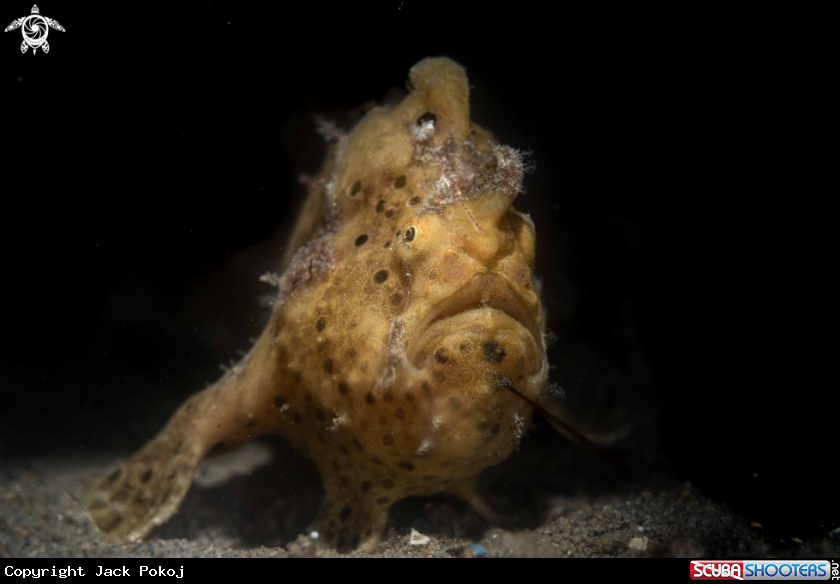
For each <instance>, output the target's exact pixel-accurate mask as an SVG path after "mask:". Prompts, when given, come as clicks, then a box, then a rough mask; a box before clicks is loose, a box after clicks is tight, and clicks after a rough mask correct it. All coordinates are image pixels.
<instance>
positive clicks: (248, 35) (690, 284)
mask: <svg viewBox="0 0 840 584" xmlns="http://www.w3.org/2000/svg"><path fill="white" fill-rule="evenodd" d="M39 7H40V9H41V13H42V14H43V15H46V16H49V17H51V18H55V19H57V20H58V21H59V22H61V24H62V25H64V26H65V27H66V29H67V32H65V33H60V32H57V31H51V32H50V34H49V40H50V45H51V47H52V48H51V51H50V53H49V54H46V55H45V54H43V53H42V52H41V51H39V52H38V53H37V54H36V55H34V56H33V55H32V53H31V50H30V51H28V52H27V53H26V54H24V55H21V54H20V51H19V50H18V46H19V44H20V41H21V36H20V32H19V31H13V32H10V33H5V34H3V35H0V41H2V43H0V95H1V96H2V116H3V120H4V121H3V128H2V140H3V158H2V183H0V193H2V195H0V243H1V244H2V249H3V262H2V268H1V269H0V282H2V287H0V290H2V335H1V336H0V338H1V339H2V351H0V460H6V461H13V462H20V461H26V460H33V459H36V458H50V457H56V456H70V457H76V458H84V457H86V456H89V455H91V454H93V453H115V454H123V455H124V454H127V453H129V452H131V451H133V450H134V449H136V448H137V447H139V446H141V445H142V444H143V442H144V441H145V440H147V439H148V438H150V437H151V436H152V435H153V434H154V432H155V431H156V430H157V429H158V428H159V427H160V426H161V424H162V423H163V422H164V421H165V419H166V418H167V416H168V415H170V414H171V413H172V412H173V411H174V409H175V408H176V407H177V406H178V404H179V403H180V402H182V401H183V399H184V398H185V397H186V396H187V395H189V394H191V393H192V392H194V391H196V390H198V389H200V388H202V387H204V386H205V385H206V384H207V383H209V382H211V381H213V380H214V379H215V378H216V377H218V375H219V374H220V371H219V364H220V363H224V362H227V361H228V360H229V359H232V358H235V357H236V351H238V350H245V349H247V348H248V347H249V342H248V338H249V337H255V336H256V335H257V334H258V333H259V331H260V330H261V327H262V324H263V322H264V320H263V319H264V318H265V314H266V313H265V312H264V310H263V309H261V308H260V306H259V304H258V302H257V300H258V299H259V297H261V296H264V295H267V294H270V293H271V292H272V289H271V288H269V287H267V286H265V285H264V284H261V283H259V282H258V276H259V275H260V274H262V273H264V272H266V271H272V270H277V267H276V264H277V261H278V258H279V256H280V254H281V253H282V251H281V248H282V246H283V245H284V241H283V235H284V233H285V232H287V230H288V229H289V227H290V222H291V221H292V220H293V218H294V210H295V206H294V205H295V201H296V197H299V196H300V194H301V188H300V187H299V186H298V185H297V183H296V176H297V174H299V173H301V172H310V173H312V172H315V171H316V170H317V168H318V165H319V163H320V159H319V156H320V154H321V151H322V145H321V144H320V138H318V137H317V136H316V135H315V134H314V131H313V128H312V121H311V115H312V114H313V113H323V114H326V115H328V116H330V115H332V116H334V117H335V118H336V119H338V120H341V119H342V114H341V111H343V110H346V109H350V108H355V107H358V106H359V105H361V104H363V103H364V102H366V101H369V100H379V99H382V98H383V97H384V96H385V95H386V94H387V93H388V91H389V90H390V89H391V88H393V87H404V83H405V79H406V76H407V72H408V69H409V68H410V67H411V65H413V64H414V63H415V62H416V61H418V60H419V59H421V58H423V57H426V56H434V55H446V56H449V57H451V58H453V59H455V60H457V61H458V62H460V63H461V64H462V65H464V66H465V67H466V69H467V72H468V75H469V78H470V83H471V85H472V87H473V93H472V104H473V117H474V119H475V120H476V121H477V122H478V123H479V124H482V125H484V126H485V127H488V128H490V129H491V130H492V131H493V132H494V133H495V135H496V137H497V138H498V139H499V140H500V141H501V142H503V143H506V144H510V145H512V146H514V147H516V148H521V149H525V150H529V151H531V152H532V160H533V161H534V162H535V163H536V171H535V172H534V173H532V174H530V175H528V176H527V177H526V181H525V188H526V193H525V195H524V196H522V197H520V199H519V200H518V201H517V207H519V208H520V209H523V210H526V211H528V212H530V213H531V214H532V217H533V219H534V221H535V223H536V227H537V233H538V266H537V270H536V272H537V274H539V275H541V276H542V277H543V278H544V287H545V301H546V306H547V310H548V314H549V318H550V323H549V325H550V327H551V328H552V330H554V332H555V333H556V335H557V337H558V342H557V343H556V345H555V346H554V348H553V349H552V360H553V362H555V363H557V364H558V366H557V369H556V370H554V371H552V376H551V378H552V379H551V380H552V381H553V382H555V383H559V384H561V385H563V386H564V387H565V388H566V390H567V392H568V393H569V394H570V400H571V401H572V402H573V403H576V402H580V403H581V404H582V405H584V406H587V407H590V409H592V408H598V407H602V408H606V409H609V408H615V409H617V410H618V411H620V412H623V413H624V414H625V417H626V416H627V415H628V412H629V414H630V415H631V417H632V415H634V414H638V415H640V416H641V418H640V420H642V421H639V420H637V426H642V428H641V431H640V432H639V433H640V434H641V435H642V436H643V437H644V438H643V439H641V440H637V441H636V443H637V445H638V446H639V447H640V448H643V449H645V448H647V449H650V450H651V451H652V452H654V453H656V455H652V456H650V457H648V458H645V457H644V456H642V455H639V456H638V458H639V459H640V460H641V461H642V466H643V468H644V469H645V472H648V471H650V470H651V469H653V470H655V471H656V472H665V473H666V474H669V475H670V476H674V477H677V478H679V479H685V480H690V481H691V482H692V484H694V485H695V486H696V487H698V488H699V489H700V490H701V491H702V492H703V493H704V494H706V495H708V496H710V497H712V498H714V499H716V500H721V501H724V502H727V503H728V504H730V506H731V507H732V508H733V509H734V510H735V511H736V512H738V513H740V514H742V515H744V516H746V517H747V518H749V519H751V520H758V521H761V522H762V523H763V524H764V525H765V527H766V528H768V529H769V530H771V532H773V533H776V534H779V535H780V536H783V537H788V536H797V537H800V538H805V537H814V536H819V535H820V534H822V533H825V532H826V531H828V530H829V529H831V528H833V527H836V526H837V525H836V523H833V522H834V521H836V520H837V516H836V514H835V511H836V509H835V507H834V502H833V498H831V497H829V496H828V495H829V493H830V488H829V487H828V486H827V484H828V483H827V475H826V474H825V473H826V472H827V471H828V469H829V468H830V466H831V465H832V464H833V462H832V457H836V437H835V438H834V439H833V440H830V439H826V438H823V436H824V434H823V433H822V432H820V430H821V424H823V421H824V417H821V416H824V415H825V414H826V412H827V411H828V410H829V408H828V406H827V405H826V404H827V402H826V401H825V400H827V399H828V398H829V396H830V395H831V394H832V393H833V392H834V391H836V389H830V387H831V383H830V382H828V381H825V382H823V383H819V384H813V383H812V382H811V381H805V377H806V376H807V374H808V370H809V366H808V365H807V363H808V359H819V357H817V356H816V355H815V354H811V353H809V354H807V355H803V353H802V352H801V343H802V337H800V336H798V335H797V334H792V333H790V332H789V325H790V324H794V325H795V324H796V323H795V322H794V321H797V320H798V319H799V318H807V317H805V316H804V314H805V313H806V312H807V306H803V305H802V303H803V301H802V300H801V299H799V298H797V299H796V300H794V299H793V297H788V296H787V295H786V294H785V293H784V292H783V289H784V288H786V287H787V286H790V284H791V283H792V282H793V283H795V282H796V281H797V279H798V278H800V277H801V275H802V270H803V268H802V267H801V265H800V264H799V263H798V262H797V258H796V257H795V254H794V252H793V251H792V248H791V247H790V245H789V244H790V241H789V240H790V238H791V236H790V230H791V229H792V228H794V227H795V225H794V224H795V223H796V220H794V219H793V218H792V217H788V218H784V216H785V214H786V213H787V210H788V209H791V208H793V207H795V206H796V197H797V196H798V193H801V192H802V191H803V190H807V184H803V180H807V179H803V177H802V176H798V177H797V176H796V175H797V172H796V171H795V170H792V169H791V165H792V164H793V163H792V162H791V160H793V159H795V158H796V156H798V152H799V149H800V148H801V147H802V146H801V145H799V144H798V142H797V141H796V133H797V132H798V131H799V130H798V128H799V126H800V124H807V123H808V121H809V116H811V115H812V112H809V108H808V107H807V103H805V102H807V101H808V100H807V96H806V99H805V100H801V99H802V95H799V93H798V92H797V91H795V90H794V89H792V88H797V87H800V88H802V91H803V92H806V93H807V91H809V90H808V89H807V86H806V80H804V79H800V78H799V77H798V75H799V73H798V71H799V69H798V63H799V60H798V59H799V58H798V57H796V56H794V55H793V54H792V53H791V52H790V51H789V49H790V48H791V45H792V44H793V43H792V41H788V40H787V37H786V34H785V31H784V30H781V31H780V30H777V29H773V30H770V29H769V28H767V27H764V25H763V23H764V20H763V16H762V15H755V14H753V15H749V16H748V17H741V16H738V15H734V14H713V13H702V14H701V13H695V14H690V15H689V14H679V13H661V12H651V13H642V12H634V11H628V12H621V13H619V12H612V11H610V10H607V9H606V8H603V9H599V10H595V11H593V12H592V13H588V14H582V13H571V12H562V11H560V12H554V11H551V10H549V9H548V8H546V7H545V6H544V5H542V4H527V3H515V4H505V5H493V4H488V3H476V2H464V3H461V4H459V6H458V7H457V8H453V7H452V6H451V5H449V4H448V3H434V2H422V3H421V2H417V1H413V0H406V1H405V2H399V1H394V2H375V3H373V2H367V3H340V4H330V3H311V5H306V4H294V5H292V4H281V3H266V4H263V5H261V4H260V3H254V2H249V3H218V2H210V3H206V2H205V3H196V4H187V3H180V4H177V5H170V4H161V5H155V4H150V3H143V4H133V3H109V4H102V5H95V4H93V3H69V2H61V3H57V2H54V3H48V4H44V3H41V4H39ZM30 8H31V6H29V5H28V4H27V3H23V2H19V3H17V4H15V3H14V2H7V3H4V4H3V8H2V15H0V18H2V19H3V20H4V22H5V21H9V22H11V20H13V19H14V18H17V17H20V16H24V15H25V14H28V12H29V10H30ZM2 25H3V26H5V24H2ZM811 163H812V164H815V165H819V164H820V160H819V159H817V160H812V161H811ZM780 216H781V217H782V218H780ZM800 315H802V316H800ZM834 387H835V388H836V383H835V385H834ZM587 396H588V397H587ZM632 421H633V420H632V419H631V422H632ZM659 455H661V456H659ZM582 456H588V455H585V454H584V455H582ZM631 458H632V455H631ZM645 465H647V466H645ZM754 475H757V476H754Z"/></svg>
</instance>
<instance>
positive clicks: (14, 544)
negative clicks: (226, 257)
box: [0, 445, 840, 558]
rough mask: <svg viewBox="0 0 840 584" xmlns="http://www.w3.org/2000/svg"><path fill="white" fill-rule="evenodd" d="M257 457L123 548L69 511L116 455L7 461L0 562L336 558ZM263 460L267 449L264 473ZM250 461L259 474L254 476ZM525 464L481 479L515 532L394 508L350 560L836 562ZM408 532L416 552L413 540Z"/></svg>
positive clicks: (693, 511) (736, 525) (217, 471)
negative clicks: (369, 549) (543, 478)
mask: <svg viewBox="0 0 840 584" xmlns="http://www.w3.org/2000/svg"><path fill="white" fill-rule="evenodd" d="M262 449H263V450H262V451H260V450H259V449H246V450H244V451H242V452H241V453H239V454H236V453H234V454H233V455H226V456H223V457H219V458H217V459H215V462H212V461H213V460H214V459H210V460H211V464H210V465H209V466H205V467H200V470H199V473H197V478H196V480H195V481H194V484H193V487H192V488H191V490H190V492H189V493H188V494H187V496H186V498H185V500H184V502H183V504H182V505H181V508H180V509H179V512H178V513H177V514H176V515H175V516H173V517H172V518H171V519H170V520H169V521H168V522H167V523H166V524H164V525H162V526H161V527H159V528H157V529H156V530H155V531H153V532H152V533H151V534H150V535H149V536H148V537H147V538H146V540H145V541H142V542H139V543H135V544H131V545H114V544H112V543H110V542H109V541H108V540H107V538H105V537H104V536H103V535H102V534H100V533H99V532H98V531H97V529H96V528H95V526H94V525H93V523H92V522H91V520H90V518H89V517H88V516H87V514H86V513H85V511H84V510H83V509H82V507H81V506H80V504H79V503H78V500H79V495H80V494H81V493H82V492H83V490H84V489H85V486H86V485H87V484H89V482H90V481H91V479H92V478H93V477H96V476H100V475H101V474H102V473H104V472H106V471H108V470H109V468H111V467H112V466H113V464H114V463H115V460H116V458H115V457H112V456H111V457H109V456H101V455H98V456H96V457H92V458H89V459H83V460H79V459H77V460H73V461H69V460H66V459H48V458H47V459H41V460H38V461H37V462H31V461H30V462H27V463H24V464H9V463H7V464H5V465H4V466H2V467H0V478H1V479H2V480H0V557H138V558H139V557H145V558H166V557H300V556H337V555H339V554H336V553H335V552H331V551H320V550H318V549H317V546H316V545H315V542H314V540H313V539H312V538H311V537H310V535H309V534H307V533H306V528H307V524H308V522H309V521H310V520H311V519H312V517H313V516H314V514H315V512H316V510H317V506H318V503H319V501H320V498H321V494H322V492H321V491H320V485H319V483H318V476H317V472H316V471H315V469H314V467H312V466H311V465H310V464H309V463H308V462H306V461H304V460H303V459H302V458H301V457H300V456H299V455H297V454H296V453H294V452H293V451H291V450H290V449H288V448H286V449H284V448H282V447H281V448H277V447H276V445H263V446H262ZM266 452H269V453H271V452H273V454H271V460H270V461H269V462H268V463H267V464H265V460H266V458H267V457H266V456H265V453H266ZM254 457H255V458H256V459H259V462H262V463H263V466H262V467H260V468H254V469H249V462H248V459H249V458H254ZM512 458H514V457H512ZM523 458H524V459H525V461H524V462H523V461H521V460H520V461H516V460H513V461H512V462H506V463H503V464H502V465H500V467H498V468H497V469H491V471H489V472H488V473H486V475H487V476H485V477H484V480H483V482H484V483H487V489H486V491H487V493H488V497H489V499H490V501H491V503H493V504H494V506H496V507H497V508H499V509H500V510H501V511H503V512H505V513H507V514H509V515H510V516H511V518H512V521H511V524H510V525H508V526H505V527H499V526H493V525H489V524H487V523H486V522H484V521H482V520H481V519H480V518H479V517H478V516H477V515H475V514H474V513H473V512H472V511H471V510H470V509H469V508H468V507H467V506H466V505H465V504H464V503H462V502H461V501H460V500H458V499H455V498H454V497H450V496H447V495H439V496H435V497H431V498H414V499H408V500H405V501H403V502H401V503H399V504H397V505H396V506H395V507H394V508H393V509H392V513H391V517H390V520H389V524H388V527H387V529H386V533H385V537H384V538H383V541H382V542H381V543H380V545H379V547H378V548H377V550H376V552H375V553H374V554H365V553H359V552H355V553H352V554H349V557H368V556H374V557H528V556H538V557H683V558H687V557H707V558H721V557H726V558H729V557H743V558H770V557H840V534H838V533H837V531H836V530H835V532H831V533H827V534H826V536H825V537H823V538H822V539H816V540H810V541H785V540H781V539H778V538H777V537H774V536H772V535H770V534H769V533H768V532H767V531H766V530H765V529H764V528H763V527H762V526H761V525H760V524H758V523H755V522H753V523H751V522H748V521H747V520H745V519H743V518H741V517H739V516H737V515H736V514H734V513H733V512H732V511H731V510H730V509H729V508H728V507H727V506H726V505H725V504H722V503H718V502H715V501H712V500H710V499H708V498H706V497H704V496H703V495H702V494H701V493H700V492H698V490H697V489H695V488H693V487H692V486H691V485H690V484H688V483H686V482H680V481H678V480H675V479H672V478H669V477H667V476H661V475H651V476H649V477H647V478H645V479H633V480H627V479H623V480H622V479H617V478H615V477H613V478H609V477H607V479H605V480H603V481H598V485H599V486H598V487H597V488H595V487H593V488H591V489H590V488H588V487H587V482H586V481H587V480H590V481H591V479H586V480H583V481H582V482H569V483H565V486H564V485H560V486H559V487H558V486H556V485H552V484H550V483H547V482H543V483H542V484H540V481H539V480H535V478H536V477H538V476H540V475H541V474H544V473H540V472H538V471H537V470H535V469H533V468H532V469H531V471H530V473H529V472H528V471H524V472H523V471H521V470H517V468H518V467H522V465H523V464H525V465H526V468H527V464H528V458H529V453H528V452H527V451H526V452H525V454H524V455H523ZM585 460H586V459H585ZM558 464H559V465H561V466H562V465H565V464H568V461H565V462H564V461H562V460H561V461H560V462H558ZM587 464H589V465H590V467H592V468H596V467H598V464H600V462H599V461H596V462H592V461H588V462H587ZM544 466H545V465H543V471H545V470H546V469H545V468H544ZM512 470H513V471H515V472H513V473H512V472H511V471H512ZM547 470H549V471H551V470H552V469H547ZM588 470H591V468H590V469H585V468H584V469H582V472H584V473H586V472H587V471H588ZM567 474H568V472H567ZM596 474H597V473H596ZM607 474H608V473H607ZM511 476H515V477H516V480H512V479H511V478H510V477H511ZM202 484H203V485H204V486H201V485H202ZM590 484H592V485H594V484H595V483H590ZM587 491H594V492H587ZM413 531H414V532H416V533H415V534H414V539H415V540H418V539H419V540H420V541H423V542H424V543H422V544H419V545H418V544H412V543H411V539H412V532H413ZM418 534H419V535H418ZM426 539H428V541H426Z"/></svg>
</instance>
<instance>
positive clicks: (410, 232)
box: [403, 225, 417, 241]
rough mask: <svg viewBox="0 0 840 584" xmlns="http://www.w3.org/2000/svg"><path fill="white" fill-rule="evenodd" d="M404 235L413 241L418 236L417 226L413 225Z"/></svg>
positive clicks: (407, 239)
mask: <svg viewBox="0 0 840 584" xmlns="http://www.w3.org/2000/svg"><path fill="white" fill-rule="evenodd" d="M403 236H404V237H405V240H406V241H412V240H413V239H414V238H415V237H417V228H416V227H415V226H414V225H412V226H411V227H409V228H408V229H406V230H405V233H404V234H403Z"/></svg>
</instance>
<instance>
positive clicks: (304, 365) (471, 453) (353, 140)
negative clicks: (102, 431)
mask: <svg viewBox="0 0 840 584" xmlns="http://www.w3.org/2000/svg"><path fill="white" fill-rule="evenodd" d="M409 81H410V87H411V92H410V93H409V94H408V95H407V96H406V97H405V98H404V99H403V101H402V102H401V103H400V104H399V105H397V106H396V107H393V108H392V109H384V108H374V109H373V110H372V111H370V112H369V113H368V114H367V116H366V117H365V118H364V119H363V120H362V121H361V122H360V123H359V124H358V125H357V126H356V127H355V128H353V129H352V130H351V131H350V132H349V133H348V134H346V135H339V137H338V139H337V141H336V143H335V144H334V145H332V147H331V149H330V152H329V154H328V158H327V160H326V162H325V164H324V166H323V168H322V170H321V173H320V174H319V176H318V178H317V179H315V180H313V181H311V183H310V185H309V192H308V198H307V203H306V205H305V207H304V211H303V214H302V216H301V217H300V219H299V221H298V224H297V226H296V228H295V230H294V232H293V233H292V235H291V241H292V245H291V250H292V253H290V255H289V257H287V258H286V260H285V264H286V266H285V272H284V273H283V275H282V276H281V277H275V276H269V277H268V278H267V279H268V280H269V281H272V282H273V283H275V284H277V285H278V286H279V293H278V297H277V303H276V306H275V309H274V312H273V314H272V316H271V318H270V320H269V322H268V324H267V325H266V328H265V330H264V331H263V333H262V335H261V336H260V338H259V339H258V341H257V342H256V344H255V345H254V347H253V349H252V350H251V352H250V353H249V354H248V355H247V356H246V357H245V358H244V359H243V360H242V361H241V362H240V363H239V364H238V365H237V366H236V367H234V368H233V369H232V370H231V371H230V372H228V373H227V374H226V375H225V376H224V377H223V378H222V379H220V380H219V381H218V382H217V383H216V384H215V385H213V386H211V387H210V388H208V389H206V390H204V391H202V392H200V393H198V394H196V395H194V396H193V397H192V398H190V399H189V400H188V401H187V402H186V403H185V404H184V405H183V406H182V407H181V408H180V409H179V410H178V411H177V412H176V413H175V415H174V416H173V418H172V420H171V421H170V422H169V424H168V425H167V426H166V427H165V428H164V429H163V430H162V431H161V432H160V433H159V434H158V436H156V437H155V438H154V439H153V440H152V441H151V442H150V443H149V444H147V445H146V446H145V447H144V448H143V449H141V450H140V451H139V452H137V453H136V454H135V455H134V456H133V457H131V458H130V459H129V460H128V461H127V462H125V463H124V464H123V466H122V467H121V468H120V469H118V470H117V471H116V472H115V473H113V474H112V475H111V476H109V477H106V478H104V479H101V480H100V481H98V482H97V484H96V485H95V486H94V488H93V489H92V490H91V492H90V493H89V494H88V495H87V496H86V499H85V503H86V505H87V508H88V510H89V512H90V514H91V516H92V517H93V519H94V521H95V522H96V524H97V525H98V526H99V528H100V529H101V530H102V531H103V532H105V533H106V534H108V535H109V536H111V537H112V538H113V539H115V540H116V541H120V542H124V541H131V540H136V539H138V538H140V537H142V536H144V535H145V534H146V533H148V532H149V531H150V530H151V529H152V528H153V527H154V526H155V525H158V524H160V523H162V522H164V521H165V520H166V519H167V518H168V517H170V516H171V515H172V514H173V513H174V512H175V511H176V510H177V507H178V505H179V503H180V501H181V499H182V498H183V496H184V494H185V493H186V491H187V489H188V488H189V485H190V481H191V478H192V473H193V471H194V470H195V467H196V465H197V464H198V462H199V461H200V460H201V459H202V457H203V456H204V455H205V454H206V453H207V452H208V451H209V450H210V449H211V448H212V447H213V446H215V445H217V444H220V443H223V444H225V445H228V446H234V445H236V444H239V443H241V442H243V441H246V440H248V439H250V438H254V437H256V436H259V435H261V434H267V433H273V434H279V435H281V436H283V437H284V438H285V439H286V440H288V441H289V442H290V443H291V444H292V445H293V446H295V447H296V448H298V449H299V450H301V451H302V452H304V453H305V454H307V455H308V456H310V457H311V458H312V459H313V460H314V461H315V463H316V464H317V466H318V469H319V471H320V474H321V477H322V479H323V483H324V488H325V491H326V497H325V500H324V502H323V505H322V507H321V510H320V512H319V513H318V515H317V517H316V518H315V520H314V523H313V525H312V528H313V529H315V530H317V531H318V532H319V533H320V534H321V537H320V538H319V540H318V541H319V545H324V546H327V547H333V548H336V549H338V550H340V551H346V550H352V549H361V550H368V551H371V550H373V549H374V548H375V547H376V545H377V543H378V541H379V539H380V537H381V535H382V531H383V529H384V526H385V523H386V519H387V512H388V508H389V507H390V506H391V505H392V504H393V503H394V502H396V501H398V500H399V499H401V498H403V497H406V496H411V495H431V494H434V493H438V492H442V491H448V492H452V493H455V494H457V495H459V496H461V497H464V498H465V499H467V500H468V501H469V502H470V503H471V504H472V506H473V507H474V508H475V509H476V510H477V511H478V512H479V513H480V514H482V515H483V516H485V517H488V518H492V517H493V515H494V514H493V512H492V510H491V509H490V508H489V507H488V506H487V505H486V504H485V503H484V502H483V500H482V499H481V497H480V495H479V494H478V492H477V490H476V482H477V479H478V476H479V474H480V473H481V471H482V470H484V469H485V468H487V467H488V466H491V465H494V464H497V463H498V462H500V461H501V460H503V459H504V458H505V457H507V456H508V455H509V454H510V453H511V452H512V451H513V450H514V449H515V448H516V447H517V445H518V444H519V441H520V439H521V437H522V434H523V431H524V430H525V428H526V427H527V425H528V423H529V422H530V418H531V413H532V412H531V407H530V406H529V405H528V404H527V403H526V402H525V401H523V400H522V399H521V398H519V397H517V396H516V395H515V394H514V393H513V392H512V391H510V389H511V388H512V387H515V388H516V390H517V391H519V392H521V393H523V394H525V395H528V396H529V397H530V398H531V399H533V400H538V399H541V395H542V392H543V388H544V386H545V380H546V372H547V364H546V362H545V349H544V342H543V332H544V324H543V320H542V311H541V307H540V302H539V299H538V297H537V294H536V292H535V291H534V286H533V281H532V274H531V269H532V267H533V265H534V227H533V224H532V223H531V221H530V220H529V219H528V218H527V217H526V216H524V215H522V214H521V213H519V212H517V211H516V210H515V209H513V208H512V206H511V203H512V202H513V200H514V198H515V197H516V195H517V193H518V192H519V191H520V189H521V181H522V173H523V170H524V168H523V163H522V158H521V156H520V155H519V153H518V152H516V151H515V150H513V149H511V148H508V147H505V146H500V145H498V144H495V143H493V142H492V141H491V137H490V134H489V133H488V132H486V131H485V130H483V129H481V128H479V127H477V126H475V125H474V124H472V123H471V122H470V116H469V91H468V85H467V78H466V75H465V72H464V70H463V69H462V68H461V67H460V66H459V65H457V64H456V63H454V62H452V61H450V60H448V59H445V58H434V59H425V60H423V61H421V62H419V63H417V64H416V65H415V66H414V67H413V68H412V69H411V71H410V73H409Z"/></svg>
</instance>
